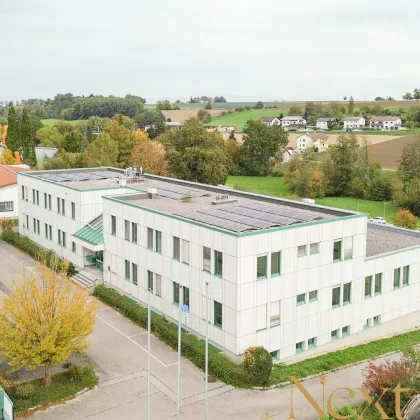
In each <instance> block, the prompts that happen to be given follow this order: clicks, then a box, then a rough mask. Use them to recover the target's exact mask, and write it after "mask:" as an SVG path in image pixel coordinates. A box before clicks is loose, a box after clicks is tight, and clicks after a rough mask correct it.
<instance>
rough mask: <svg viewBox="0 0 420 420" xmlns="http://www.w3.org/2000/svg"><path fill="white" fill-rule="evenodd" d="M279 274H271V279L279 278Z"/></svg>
mask: <svg viewBox="0 0 420 420" xmlns="http://www.w3.org/2000/svg"><path fill="white" fill-rule="evenodd" d="M280 276H281V274H280V273H271V278H272V279H273V278H276V277H280Z"/></svg>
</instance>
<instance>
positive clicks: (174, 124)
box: [165, 121, 184, 130]
mask: <svg viewBox="0 0 420 420" xmlns="http://www.w3.org/2000/svg"><path fill="white" fill-rule="evenodd" d="M165 124H166V126H167V127H168V128H169V129H170V130H179V129H180V128H182V126H183V125H184V124H183V123H182V122H179V121H167V122H166V123H165Z"/></svg>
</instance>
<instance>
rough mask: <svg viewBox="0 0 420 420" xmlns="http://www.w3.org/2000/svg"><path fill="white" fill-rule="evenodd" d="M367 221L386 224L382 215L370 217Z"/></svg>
mask: <svg viewBox="0 0 420 420" xmlns="http://www.w3.org/2000/svg"><path fill="white" fill-rule="evenodd" d="M369 222H371V223H377V224H379V225H385V224H386V220H385V219H384V218H383V217H381V216H376V217H371V218H370V219H369Z"/></svg>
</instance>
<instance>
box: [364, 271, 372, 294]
mask: <svg viewBox="0 0 420 420" xmlns="http://www.w3.org/2000/svg"><path fill="white" fill-rule="evenodd" d="M370 297H372V276H366V277H365V299H367V298H370Z"/></svg>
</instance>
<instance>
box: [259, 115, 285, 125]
mask: <svg viewBox="0 0 420 420" xmlns="http://www.w3.org/2000/svg"><path fill="white" fill-rule="evenodd" d="M260 121H261V122H262V123H264V124H265V125H270V126H271V125H280V124H281V122H280V120H279V119H278V118H277V117H261V118H260Z"/></svg>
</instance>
